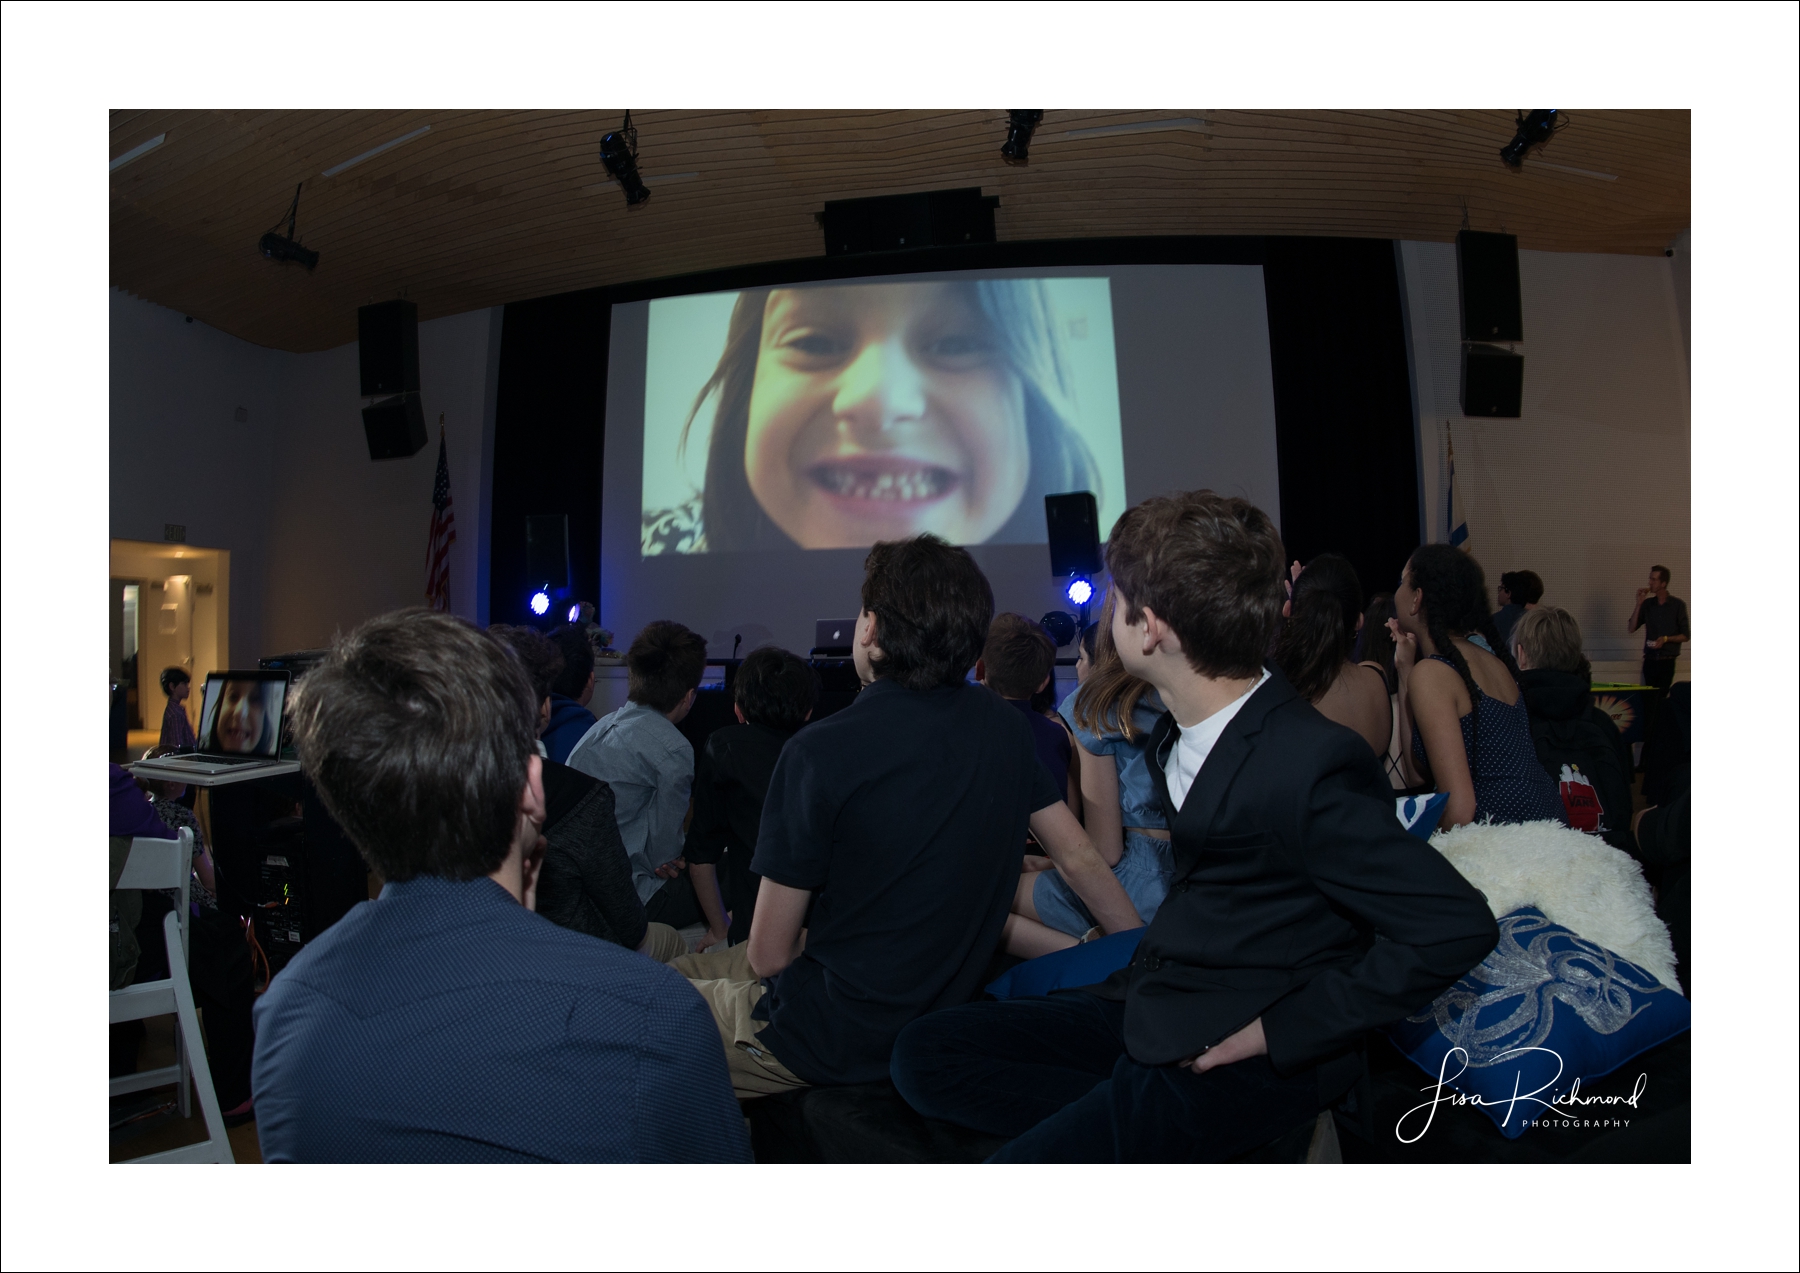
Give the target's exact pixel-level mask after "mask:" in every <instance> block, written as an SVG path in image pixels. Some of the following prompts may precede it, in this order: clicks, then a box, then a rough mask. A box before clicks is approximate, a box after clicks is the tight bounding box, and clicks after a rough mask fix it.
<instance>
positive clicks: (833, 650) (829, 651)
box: [813, 617, 856, 658]
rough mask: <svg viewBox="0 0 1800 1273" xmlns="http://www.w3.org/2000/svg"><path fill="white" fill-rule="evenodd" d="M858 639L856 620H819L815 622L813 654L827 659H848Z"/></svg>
mask: <svg viewBox="0 0 1800 1273" xmlns="http://www.w3.org/2000/svg"><path fill="white" fill-rule="evenodd" d="M855 639H856V619H855V618H854V617H852V618H849V619H817V620H815V621H814V622H813V653H814V654H817V655H823V656H825V657H827V658H848V657H849V655H850V643H851V642H852V641H854V640H855Z"/></svg>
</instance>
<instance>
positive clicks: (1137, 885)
mask: <svg viewBox="0 0 1800 1273" xmlns="http://www.w3.org/2000/svg"><path fill="white" fill-rule="evenodd" d="M1111 605H1112V600H1111V597H1110V594H1109V596H1108V598H1107V600H1106V601H1105V602H1103V603H1102V605H1101V614H1102V616H1103V619H1102V622H1101V623H1099V624H1097V625H1095V626H1096V629H1097V635H1096V640H1095V643H1094V652H1093V656H1092V658H1091V661H1090V663H1089V667H1088V670H1087V673H1086V676H1085V678H1083V679H1081V680H1080V682H1079V684H1078V685H1077V686H1076V688H1075V689H1074V690H1072V691H1070V693H1069V696H1068V697H1067V698H1066V699H1064V700H1063V704H1062V718H1063V720H1064V722H1065V723H1067V724H1068V726H1069V728H1070V730H1071V732H1072V733H1073V734H1074V737H1075V744H1076V745H1075V751H1074V756H1075V760H1076V763H1077V767H1078V774H1079V779H1080V786H1081V810H1082V815H1083V820H1084V822H1085V823H1086V827H1087V833H1088V835H1089V837H1091V838H1092V840H1093V842H1094V847H1095V848H1096V849H1097V850H1099V853H1100V858H1101V860H1102V861H1104V862H1105V863H1106V864H1107V865H1108V866H1110V867H1111V868H1112V873H1113V877H1114V878H1115V879H1116V880H1117V881H1118V883H1119V887H1120V888H1122V889H1124V890H1125V895H1126V896H1127V897H1129V898H1130V899H1131V904H1132V906H1133V907H1134V908H1135V909H1136V910H1137V913H1138V915H1139V916H1140V917H1142V919H1143V920H1144V922H1145V923H1149V922H1150V920H1151V919H1153V918H1154V917H1155V915H1156V908H1157V907H1159V906H1161V905H1162V900H1163V896H1164V895H1165V894H1166V893H1167V892H1168V891H1169V875H1170V872H1172V871H1173V870H1174V867H1175V864H1174V859H1173V858H1172V857H1171V856H1170V854H1169V829H1168V826H1167V824H1166V823H1165V822H1164V821H1163V815H1162V810H1161V808H1160V807H1158V805H1157V803H1156V798H1155V795H1154V794H1153V789H1152V787H1151V783H1150V773H1149V768H1148V766H1147V764H1146V762H1145V759H1144V744H1145V742H1146V740H1147V739H1148V738H1149V736H1150V730H1151V729H1153V728H1154V727H1155V725H1156V719H1157V717H1158V716H1159V715H1160V714H1161V712H1162V703H1161V701H1160V700H1159V699H1157V697H1156V691H1155V690H1153V689H1152V688H1151V687H1150V686H1149V684H1147V683H1146V682H1144V681H1141V680H1138V679H1137V678H1136V677H1134V676H1132V675H1131V674H1130V673H1128V672H1126V671H1125V669H1124V667H1123V666H1122V665H1121V664H1120V662H1119V656H1118V653H1117V652H1116V651H1115V650H1114V649H1113V645H1112V634H1111V631H1110V621H1109V620H1106V619H1105V618H1104V616H1106V615H1109V614H1110V613H1111V610H1110V608H1109V607H1110V606H1111ZM1076 673H1077V676H1078V677H1079V676H1080V675H1081V665H1080V663H1079V662H1077V664H1076ZM1028 865H1031V866H1035V867H1048V866H1049V864H1048V863H1046V862H1044V861H1043V860H1042V859H1038V860H1036V861H1033V862H1030V863H1028ZM1013 912H1014V913H1013V916H1012V918H1011V919H1009V920H1008V921H1007V930H1006V949H1007V950H1008V952H1010V953H1012V954H1015V955H1022V956H1024V957H1025V958H1027V959H1032V958H1035V957H1037V956H1038V955H1046V954H1049V953H1050V952H1051V951H1054V950H1063V949H1065V948H1067V947H1069V946H1073V945H1075V944H1076V942H1078V941H1082V940H1086V939H1087V938H1089V937H1093V936H1098V935H1099V932H1100V931H1101V926H1100V925H1099V924H1097V922H1096V921H1097V918H1098V917H1097V916H1096V915H1095V914H1094V911H1093V909H1092V907H1091V905H1090V904H1089V899H1087V898H1085V897H1084V896H1083V895H1082V894H1081V893H1080V892H1079V890H1077V889H1076V888H1075V887H1074V886H1073V881H1071V880H1069V879H1068V878H1067V877H1066V876H1064V875H1063V874H1062V873H1061V872H1058V871H1055V870H1049V869H1040V870H1034V871H1031V872H1028V873H1027V874H1026V875H1025V876H1024V877H1023V878H1022V879H1020V881H1019V890H1018V895H1017V897H1016V898H1015V899H1014V901H1013Z"/></svg>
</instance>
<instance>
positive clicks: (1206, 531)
mask: <svg viewBox="0 0 1800 1273" xmlns="http://www.w3.org/2000/svg"><path fill="white" fill-rule="evenodd" d="M1282 558H1283V552H1282V547H1281V535H1280V533H1279V532H1278V531H1277V530H1276V529H1275V524H1274V523H1273V522H1271V521H1270V520H1269V516H1268V514H1267V513H1264V512H1263V511H1262V509H1260V508H1258V507H1256V505H1254V504H1252V503H1250V502H1249V501H1248V500H1242V499H1236V498H1234V497H1231V496H1225V495H1220V494H1218V493H1217V492H1214V491H1184V492H1182V493H1180V494H1176V495H1159V496H1157V497H1155V498H1154V499H1147V500H1145V501H1144V502H1143V503H1141V504H1138V505H1137V506H1135V507H1133V508H1129V509H1127V510H1126V511H1125V514H1124V516H1122V517H1120V518H1119V520H1118V522H1117V523H1116V524H1115V525H1114V526H1113V531H1112V536H1111V538H1109V539H1108V540H1107V542H1106V566H1107V569H1108V570H1110V571H1111V572H1112V577H1113V583H1114V584H1115V585H1116V586H1117V589H1118V591H1119V592H1120V593H1121V594H1122V597H1121V598H1120V599H1121V600H1123V601H1124V602H1126V603H1128V604H1129V606H1130V608H1129V609H1128V610H1127V611H1126V612H1125V618H1126V621H1127V622H1136V621H1137V620H1138V619H1139V617H1140V616H1141V615H1142V612H1143V609H1144V607H1146V606H1148V607H1149V608H1150V609H1152V610H1154V611H1156V613H1157V614H1158V615H1159V616H1160V617H1161V618H1162V619H1163V621H1164V622H1165V623H1167V624H1168V625H1169V627H1170V628H1172V629H1173V630H1174V632H1175V635H1176V636H1177V637H1179V638H1180V639H1181V648H1182V651H1183V653H1185V654H1186V655H1187V660H1188V665H1189V666H1190V667H1192V668H1193V669H1194V671H1196V672H1198V673H1200V674H1201V675H1202V676H1214V677H1244V676H1256V675H1257V674H1258V673H1260V672H1261V671H1262V665H1263V655H1264V653H1265V652H1266V651H1267V650H1268V648H1269V638H1270V637H1271V636H1272V635H1274V632H1275V624H1276V622H1277V621H1278V620H1279V619H1280V617H1281V603H1282V601H1283V600H1284V599H1285V593H1284V591H1283V589H1282V586H1281V580H1282V575H1283V560H1282Z"/></svg>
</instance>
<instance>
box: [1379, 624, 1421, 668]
mask: <svg viewBox="0 0 1800 1273" xmlns="http://www.w3.org/2000/svg"><path fill="white" fill-rule="evenodd" d="M1387 629H1388V633H1389V635H1391V636H1392V637H1393V638H1394V671H1395V672H1397V673H1398V674H1399V675H1401V676H1405V675H1407V674H1408V673H1409V672H1411V671H1412V670H1413V664H1415V663H1417V662H1418V661H1419V640H1418V638H1417V637H1415V636H1414V635H1413V634H1412V633H1410V632H1408V631H1406V629H1404V628H1402V627H1401V626H1400V620H1398V619H1389V620H1388V621H1387Z"/></svg>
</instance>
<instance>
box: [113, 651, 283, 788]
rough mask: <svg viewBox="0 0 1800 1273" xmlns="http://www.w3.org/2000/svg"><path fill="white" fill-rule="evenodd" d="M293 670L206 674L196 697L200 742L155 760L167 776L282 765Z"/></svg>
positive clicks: (155, 763) (232, 771)
mask: <svg viewBox="0 0 1800 1273" xmlns="http://www.w3.org/2000/svg"><path fill="white" fill-rule="evenodd" d="M291 688H292V674H291V673H289V672H287V671H285V670H283V671H256V672H209V673H207V677H206V688H205V690H204V691H203V692H202V695H201V699H200V745H199V748H198V749H197V750H195V751H191V752H183V753H182V754H180V755H174V756H159V757H157V758H156V759H155V760H154V761H150V762H147V763H149V764H153V765H154V766H155V767H156V768H157V769H158V770H160V771H164V772H167V773H170V774H176V773H185V774H194V775H211V774H222V773H241V772H243V771H244V770H245V769H246V768H252V767H257V766H263V765H277V764H280V763H281V739H282V724H283V720H284V718H285V716H286V714H287V700H288V691H289V690H290V689H291Z"/></svg>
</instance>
